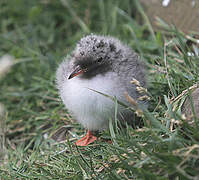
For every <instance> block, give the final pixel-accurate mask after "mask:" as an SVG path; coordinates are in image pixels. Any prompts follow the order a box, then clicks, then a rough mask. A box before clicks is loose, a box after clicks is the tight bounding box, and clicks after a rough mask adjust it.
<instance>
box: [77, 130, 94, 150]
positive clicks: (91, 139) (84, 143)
mask: <svg viewBox="0 0 199 180" xmlns="http://www.w3.org/2000/svg"><path fill="white" fill-rule="evenodd" d="M96 139H97V138H96V137H95V136H94V135H93V134H92V133H91V131H89V130H88V132H87V134H86V136H84V137H83V138H81V139H79V140H78V141H77V142H76V143H75V144H76V145H77V146H88V145H89V144H90V143H92V142H94V141H95V140H96Z"/></svg>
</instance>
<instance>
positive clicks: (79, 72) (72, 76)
mask: <svg viewBox="0 0 199 180" xmlns="http://www.w3.org/2000/svg"><path fill="white" fill-rule="evenodd" d="M84 72H86V69H82V68H81V67H80V66H77V67H76V68H75V70H74V71H73V72H72V73H71V74H70V76H69V77H68V79H72V78H74V77H75V76H78V75H80V74H83V73H84Z"/></svg>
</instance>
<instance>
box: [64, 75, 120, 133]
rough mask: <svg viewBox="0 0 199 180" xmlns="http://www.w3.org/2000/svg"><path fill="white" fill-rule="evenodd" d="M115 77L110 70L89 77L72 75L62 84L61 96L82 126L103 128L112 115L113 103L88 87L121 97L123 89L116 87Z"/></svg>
mask: <svg viewBox="0 0 199 180" xmlns="http://www.w3.org/2000/svg"><path fill="white" fill-rule="evenodd" d="M117 79H118V77H117V75H116V74H114V73H112V72H110V73H106V75H97V76H95V77H93V78H91V79H83V78H80V77H78V76H77V77H74V78H72V79H70V80H67V81H66V82H65V83H64V84H63V87H62V89H61V98H62V100H63V102H64V104H65V105H66V107H67V109H68V110H69V111H70V112H71V113H72V115H73V117H74V118H76V120H77V121H79V122H80V123H81V124H82V125H83V126H84V127H86V128H88V129H89V130H101V129H104V128H106V127H107V126H108V120H109V118H110V117H113V115H114V110H115V103H114V102H113V101H112V100H111V99H109V98H108V97H105V96H103V95H101V94H99V93H97V92H94V91H92V90H90V89H94V90H97V91H99V92H102V93H105V94H107V95H110V96H116V97H117V98H118V99H121V96H123V93H124V89H122V88H120V89H118V82H117ZM88 88H90V89H88Z"/></svg>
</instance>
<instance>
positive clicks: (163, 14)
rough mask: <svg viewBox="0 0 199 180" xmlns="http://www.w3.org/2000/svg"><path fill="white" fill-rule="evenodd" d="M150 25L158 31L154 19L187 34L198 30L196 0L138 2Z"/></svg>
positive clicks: (198, 14)
mask: <svg viewBox="0 0 199 180" xmlns="http://www.w3.org/2000/svg"><path fill="white" fill-rule="evenodd" d="M140 2H141V3H142V5H143V7H144V10H145V12H146V14H147V15H148V17H149V19H150V21H151V24H152V25H153V26H154V28H155V29H158V26H157V24H156V17H159V18H161V19H162V20H164V21H165V22H166V23H168V24H175V26H176V27H177V28H178V29H180V30H182V31H184V32H185V33H188V32H190V31H196V32H197V31H198V30H199V21H198V19H199V10H198V9H199V1H198V0H162V1H160V0H140Z"/></svg>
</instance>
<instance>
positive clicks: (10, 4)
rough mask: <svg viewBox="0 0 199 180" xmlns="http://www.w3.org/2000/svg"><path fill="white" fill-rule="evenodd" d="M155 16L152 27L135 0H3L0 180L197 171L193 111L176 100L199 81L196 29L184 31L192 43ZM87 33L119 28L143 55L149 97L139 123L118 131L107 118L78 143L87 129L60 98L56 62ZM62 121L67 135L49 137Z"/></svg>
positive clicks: (188, 175)
mask: <svg viewBox="0 0 199 180" xmlns="http://www.w3.org/2000/svg"><path fill="white" fill-rule="evenodd" d="M138 14H139V15H140V16H141V17H142V18H143V24H142V25H140V24H139V23H138V21H137V20H136V18H135V17H136V15H138ZM160 23H162V25H164V27H165V29H167V31H166V32H165V31H159V32H156V33H155V32H154V31H153V29H152V28H151V26H150V24H149V21H148V19H147V17H146V15H145V14H144V11H143V9H142V8H141V7H140V6H139V2H138V1H130V0H124V1H119V0H109V1H105V0H104V1H103V0H99V1H92V0H87V1H83V0H82V1H72V0H68V1H67V0H60V1H48V0H40V1H36V0H32V1H27V0H12V1H11V0H10V1H4V0H3V1H0V57H1V56H3V55H4V54H10V55H12V56H14V57H15V61H14V62H15V64H14V66H13V67H12V69H11V71H10V72H9V73H8V74H6V76H4V77H3V78H1V79H0V102H1V103H3V104H4V106H5V108H6V116H5V120H6V129H5V131H6V132H5V137H6V138H5V144H4V146H5V148H4V149H5V151H6V153H5V154H4V156H3V157H0V177H1V179H103V180H104V179H146V180H149V179H152V180H154V179H157V180H160V179H162V180H163V179H165V180H166V179H176V180H177V179H183V180H184V179H198V178H199V123H198V119H197V118H195V122H194V124H192V125H190V124H189V123H188V122H187V121H186V120H184V119H183V117H182V114H181V111H180V107H181V106H180V104H182V102H183V100H184V97H185V95H186V94H185V95H183V96H182V97H183V98H179V99H176V98H177V97H178V96H179V95H180V94H181V93H182V92H183V91H184V90H186V89H188V88H189V87H191V86H192V85H194V84H196V83H197V82H198V78H199V75H198V74H199V73H198V72H199V66H198V65H199V63H198V60H199V58H198V56H188V55H187V53H188V52H190V51H193V49H192V48H193V47H194V51H195V52H196V53H198V52H199V49H198V46H197V44H196V43H195V42H194V41H195V39H194V34H196V35H197V34H198V32H196V33H192V34H189V36H190V37H191V40H192V42H193V44H192V45H189V46H188V45H187V41H188V37H187V36H186V35H185V34H183V33H182V32H180V31H179V30H177V29H176V28H175V27H174V26H167V25H166V24H163V22H160ZM89 33H97V34H104V35H112V36H115V37H117V38H119V39H121V40H122V41H123V42H125V43H127V44H129V45H130V46H131V47H132V48H133V49H134V50H135V51H136V52H138V53H139V54H140V56H141V57H142V58H143V59H144V61H145V62H146V63H147V65H148V69H149V88H148V91H149V94H150V96H151V101H150V106H149V111H146V110H145V111H144V112H143V114H144V115H143V121H144V126H143V127H142V128H137V129H133V128H131V127H127V129H125V130H118V129H117V128H115V125H114V124H113V126H112V124H111V123H110V125H111V126H110V129H109V130H106V131H104V132H102V133H101V138H100V140H99V141H97V142H96V143H95V144H93V145H91V146H89V147H76V146H74V144H73V141H74V140H76V139H77V138H79V136H80V135H81V134H83V132H84V130H83V128H81V126H80V125H79V124H77V123H75V122H74V121H72V120H71V118H70V116H69V115H68V114H67V110H66V109H65V107H64V106H63V104H62V103H61V101H60V100H59V97H58V93H57V90H56V88H55V71H56V68H57V65H58V64H59V63H60V62H61V61H62V59H63V57H64V56H66V55H67V54H68V53H69V52H70V51H71V50H72V49H73V47H74V46H75V43H76V42H77V41H78V40H79V39H80V38H81V37H82V36H83V35H86V34H89ZM189 39H190V38H189ZM174 106H175V107H176V108H175V110H173V107H174ZM173 122H180V125H177V123H173ZM62 126H65V127H66V128H67V129H68V131H67V136H66V138H67V139H66V140H65V141H63V142H55V141H53V140H52V139H51V138H50V136H51V135H52V134H53V133H54V132H55V131H56V130H57V129H59V128H60V127H62ZM124 131H125V132H124ZM44 134H48V137H47V138H44ZM104 139H112V141H113V144H109V143H107V142H106V141H104ZM0 147H1V146H0Z"/></svg>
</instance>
